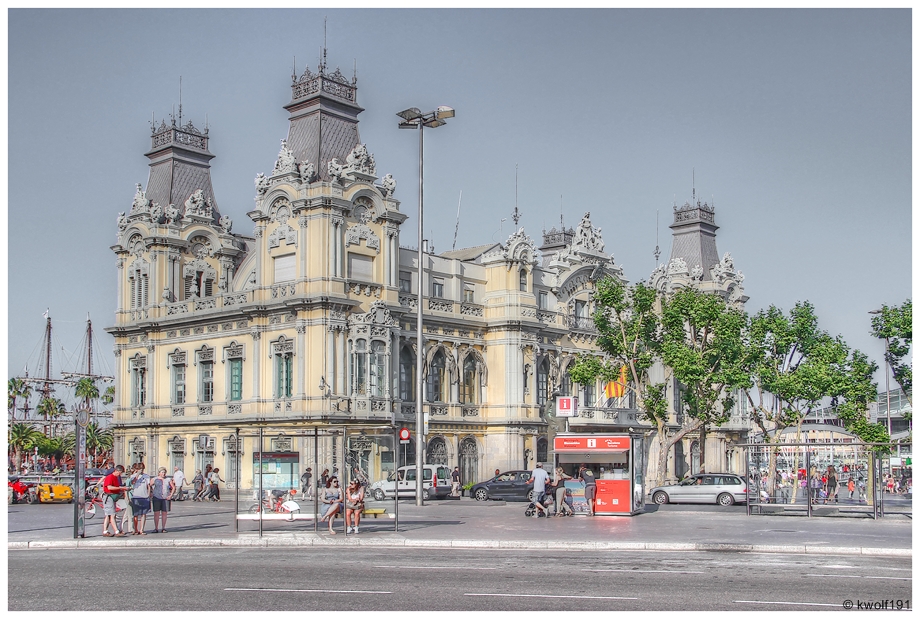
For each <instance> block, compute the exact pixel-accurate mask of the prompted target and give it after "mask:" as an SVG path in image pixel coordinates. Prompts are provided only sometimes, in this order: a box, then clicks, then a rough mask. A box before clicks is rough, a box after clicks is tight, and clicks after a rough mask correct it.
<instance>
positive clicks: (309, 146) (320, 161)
mask: <svg viewBox="0 0 920 619" xmlns="http://www.w3.org/2000/svg"><path fill="white" fill-rule="evenodd" d="M321 115H322V116H321ZM320 118H322V128H321V127H320ZM320 129H322V131H320ZM321 136H322V143H320V137H321ZM287 143H288V148H290V149H291V150H292V151H294V156H295V157H296V158H297V161H303V160H304V159H306V160H307V161H311V162H313V163H314V164H316V173H317V177H318V178H319V179H320V180H324V181H329V180H331V179H330V177H329V169H328V167H327V163H328V162H329V161H331V160H332V159H333V158H336V159H338V160H339V163H340V164H344V163H345V158H346V157H348V155H349V153H351V151H352V150H353V149H354V147H355V146H357V145H358V144H359V143H360V137H359V136H358V124H357V121H349V120H343V119H342V118H339V117H337V116H333V115H331V114H328V113H324V112H322V111H319V110H317V111H315V112H313V113H311V114H308V115H306V116H301V117H299V118H293V119H291V126H290V129H289V130H288V138H287Z"/></svg>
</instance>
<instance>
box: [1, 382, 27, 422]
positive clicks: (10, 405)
mask: <svg viewBox="0 0 920 619" xmlns="http://www.w3.org/2000/svg"><path fill="white" fill-rule="evenodd" d="M30 397H32V386H31V385H29V384H28V383H27V382H25V381H24V380H22V379H21V378H11V379H9V381H8V382H7V391H6V406H7V409H8V410H9V413H10V421H13V422H15V421H16V410H17V408H18V407H17V404H18V402H19V401H20V400H25V401H26V402H28V401H29V398H30Z"/></svg>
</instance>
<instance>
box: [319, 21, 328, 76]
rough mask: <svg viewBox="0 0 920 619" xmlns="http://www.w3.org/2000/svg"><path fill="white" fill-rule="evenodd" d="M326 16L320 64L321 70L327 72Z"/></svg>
mask: <svg viewBox="0 0 920 619" xmlns="http://www.w3.org/2000/svg"><path fill="white" fill-rule="evenodd" d="M326 19H327V18H326V17H323V58H322V61H321V62H322V64H321V66H320V72H321V73H325V72H326Z"/></svg>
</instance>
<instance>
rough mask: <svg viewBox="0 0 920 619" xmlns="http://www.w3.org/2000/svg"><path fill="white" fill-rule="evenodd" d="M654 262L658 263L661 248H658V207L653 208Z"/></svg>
mask: <svg viewBox="0 0 920 619" xmlns="http://www.w3.org/2000/svg"><path fill="white" fill-rule="evenodd" d="M654 253H655V264H656V265H657V264H658V258H659V257H660V256H661V249H659V248H658V209H655V252H654Z"/></svg>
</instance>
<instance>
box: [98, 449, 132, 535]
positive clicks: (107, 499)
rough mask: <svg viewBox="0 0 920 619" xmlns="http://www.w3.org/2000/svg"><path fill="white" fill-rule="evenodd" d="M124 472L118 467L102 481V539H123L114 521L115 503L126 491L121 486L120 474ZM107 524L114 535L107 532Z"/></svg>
mask: <svg viewBox="0 0 920 619" xmlns="http://www.w3.org/2000/svg"><path fill="white" fill-rule="evenodd" d="M124 472H125V467H123V466H122V465H120V464H119V465H118V466H116V467H115V470H114V471H113V472H112V473H110V474H108V475H106V476H105V478H104V479H103V480H102V493H103V494H102V510H103V513H104V514H105V518H104V519H103V520H102V536H103V537H124V536H125V533H123V532H121V531H119V530H118V522H117V521H116V520H115V502H116V501H118V498H119V497H120V496H121V495H122V493H124V492H125V491H126V490H129V488H128V487H127V486H122V485H121V474H122V473H124ZM109 523H111V524H112V529H113V530H114V531H115V533H109V532H108V526H109Z"/></svg>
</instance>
